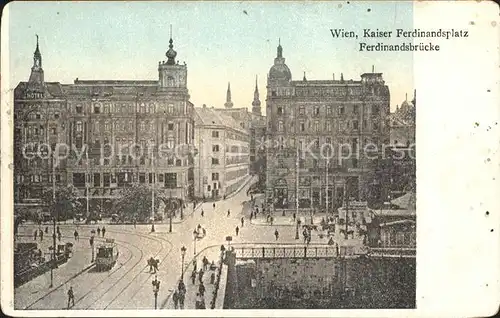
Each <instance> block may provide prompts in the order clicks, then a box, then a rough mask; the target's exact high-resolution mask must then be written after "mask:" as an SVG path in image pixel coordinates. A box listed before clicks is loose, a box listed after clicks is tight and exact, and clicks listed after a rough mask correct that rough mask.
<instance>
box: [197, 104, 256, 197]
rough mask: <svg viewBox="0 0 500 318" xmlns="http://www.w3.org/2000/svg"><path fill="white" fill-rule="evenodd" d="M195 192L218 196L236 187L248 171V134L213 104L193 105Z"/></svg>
mask: <svg viewBox="0 0 500 318" xmlns="http://www.w3.org/2000/svg"><path fill="white" fill-rule="evenodd" d="M195 113H196V117H195V144H196V147H197V149H198V158H196V159H195V168H194V174H195V180H196V182H195V186H194V188H195V195H196V196H197V197H200V198H210V199H213V198H219V197H224V196H227V195H229V194H231V193H233V192H234V191H236V190H237V189H238V188H239V187H240V186H242V185H243V183H244V182H245V180H246V177H247V176H248V171H249V158H248V156H249V139H250V138H249V135H248V131H247V130H246V129H245V128H243V127H242V126H241V125H240V123H239V122H237V121H235V120H234V119H233V118H232V117H230V116H226V115H224V114H223V113H221V112H219V111H218V110H217V109H215V108H213V107H212V108H208V107H206V105H203V107H202V108H195Z"/></svg>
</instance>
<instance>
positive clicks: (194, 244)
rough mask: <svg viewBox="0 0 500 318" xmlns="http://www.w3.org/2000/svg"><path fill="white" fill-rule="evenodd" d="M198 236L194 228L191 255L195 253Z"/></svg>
mask: <svg viewBox="0 0 500 318" xmlns="http://www.w3.org/2000/svg"><path fill="white" fill-rule="evenodd" d="M197 238H198V231H196V229H194V230H193V246H194V248H193V255H196V239H197Z"/></svg>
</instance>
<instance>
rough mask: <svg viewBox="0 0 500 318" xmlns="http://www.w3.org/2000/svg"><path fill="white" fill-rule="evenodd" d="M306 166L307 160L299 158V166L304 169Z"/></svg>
mask: <svg viewBox="0 0 500 318" xmlns="http://www.w3.org/2000/svg"><path fill="white" fill-rule="evenodd" d="M304 166H305V160H304V159H299V168H301V169H303V168H304Z"/></svg>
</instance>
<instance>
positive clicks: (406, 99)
mask: <svg viewBox="0 0 500 318" xmlns="http://www.w3.org/2000/svg"><path fill="white" fill-rule="evenodd" d="M407 101H408V93H405V102H407Z"/></svg>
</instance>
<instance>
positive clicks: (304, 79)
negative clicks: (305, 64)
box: [302, 71, 307, 81]
mask: <svg viewBox="0 0 500 318" xmlns="http://www.w3.org/2000/svg"><path fill="white" fill-rule="evenodd" d="M302 80H303V81H307V78H306V72H305V71H304V78H303V79H302Z"/></svg>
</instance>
